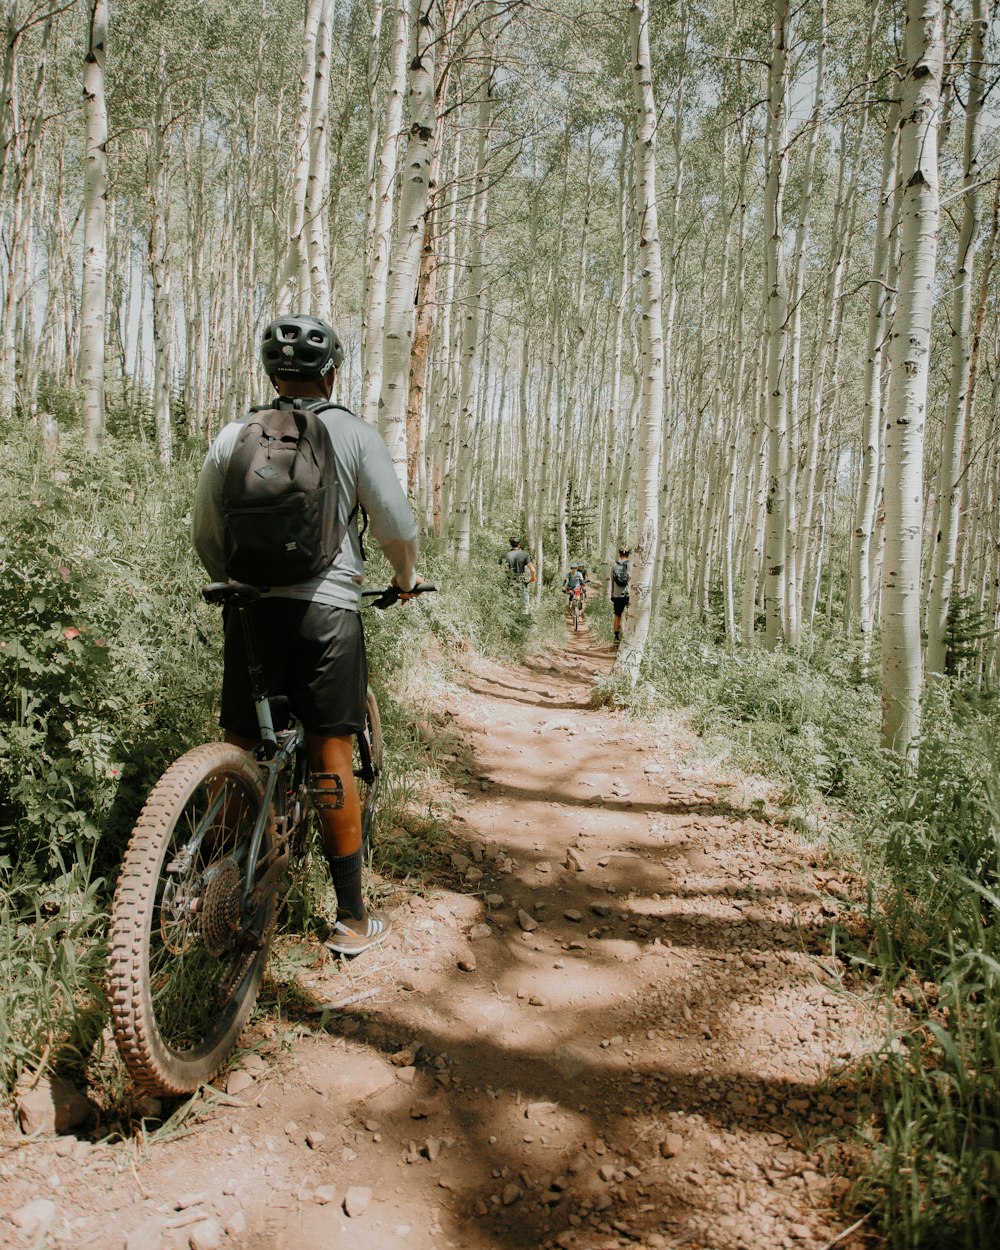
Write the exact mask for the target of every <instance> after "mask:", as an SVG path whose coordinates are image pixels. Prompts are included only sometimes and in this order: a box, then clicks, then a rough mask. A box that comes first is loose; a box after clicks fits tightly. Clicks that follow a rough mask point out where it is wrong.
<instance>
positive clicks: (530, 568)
mask: <svg viewBox="0 0 1000 1250" xmlns="http://www.w3.org/2000/svg"><path fill="white" fill-rule="evenodd" d="M509 541H510V551H505V552H504V553H503V555H502V556H501V557H500V564H501V565H502V566H504V567H505V568H506V570H507V572H508V574H509V575H510V578H511V581H513V582H516V583H517V584H518V585H520V587H521V604H522V607H523V608H524V610H525V612H527V611H528V587H529V586H532V585H534V583H535V581H536V580H537V577H536V574H535V566H534V564H533V563H532V560H531V556H529V555H528V553H527V552H526V551H525V550H524V548H523V547H522V546H521V540H520V538H511V539H510V540H509Z"/></svg>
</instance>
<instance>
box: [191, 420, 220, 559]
mask: <svg viewBox="0 0 1000 1250" xmlns="http://www.w3.org/2000/svg"><path fill="white" fill-rule="evenodd" d="M218 447H219V442H218V440H216V442H215V443H214V444H213V445H212V447H211V449H210V450H209V453H208V455H207V456H206V457H205V463H204V464H203V465H202V468H201V475H200V477H199V478H198V485H197V487H196V489H195V493H194V508H193V510H192V520H191V537H192V539H193V541H194V549H195V551H197V553H198V558H199V559H200V560H201V562H202V564H203V565H204V566H205V571H206V572H207V573H208V575H209V577H210V578H211V579H212V581H214V582H224V581H226V580H227V574H226V546H225V529H224V523H223V519H222V482H223V477H224V476H225V475H224V472H223V469H222V465H221V462H220V459H219V450H218Z"/></svg>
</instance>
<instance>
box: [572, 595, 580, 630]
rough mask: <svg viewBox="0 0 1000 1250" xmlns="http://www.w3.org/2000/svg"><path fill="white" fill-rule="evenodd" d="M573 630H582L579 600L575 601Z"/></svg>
mask: <svg viewBox="0 0 1000 1250" xmlns="http://www.w3.org/2000/svg"><path fill="white" fill-rule="evenodd" d="M573 628H574V630H576V629H579V628H580V602H579V600H578V599H574V600H573Z"/></svg>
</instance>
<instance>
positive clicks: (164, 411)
mask: <svg viewBox="0 0 1000 1250" xmlns="http://www.w3.org/2000/svg"><path fill="white" fill-rule="evenodd" d="M157 78H158V81H159V83H160V84H161V85H160V88H159V90H158V92H157V97H156V111H155V114H154V117H153V131H152V134H151V135H150V138H149V149H148V154H147V162H146V168H147V179H148V183H147V185H148V188H149V275H150V278H151V279H152V283H153V417H154V423H155V427H156V447H157V451H158V452H159V456H160V460H161V461H162V462H163V463H164V464H165V465H169V464H170V463H171V462H172V460H173V454H174V447H173V430H172V428H171V423H170V359H171V353H170V346H171V344H170V339H171V315H170V314H171V306H170V286H171V270H170V222H169V213H170V172H169V161H170V150H169V142H168V127H169V125H170V120H169V110H170V102H169V95H168V92H169V88H168V86H167V78H166V55H165V53H164V52H163V50H162V49H161V51H160V55H159V65H158V69H157Z"/></svg>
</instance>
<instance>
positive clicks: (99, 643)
mask: <svg viewBox="0 0 1000 1250" xmlns="http://www.w3.org/2000/svg"><path fill="white" fill-rule="evenodd" d="M107 645H108V640H107V639H106V638H95V639H94V646H95V647H106V646H107Z"/></svg>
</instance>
